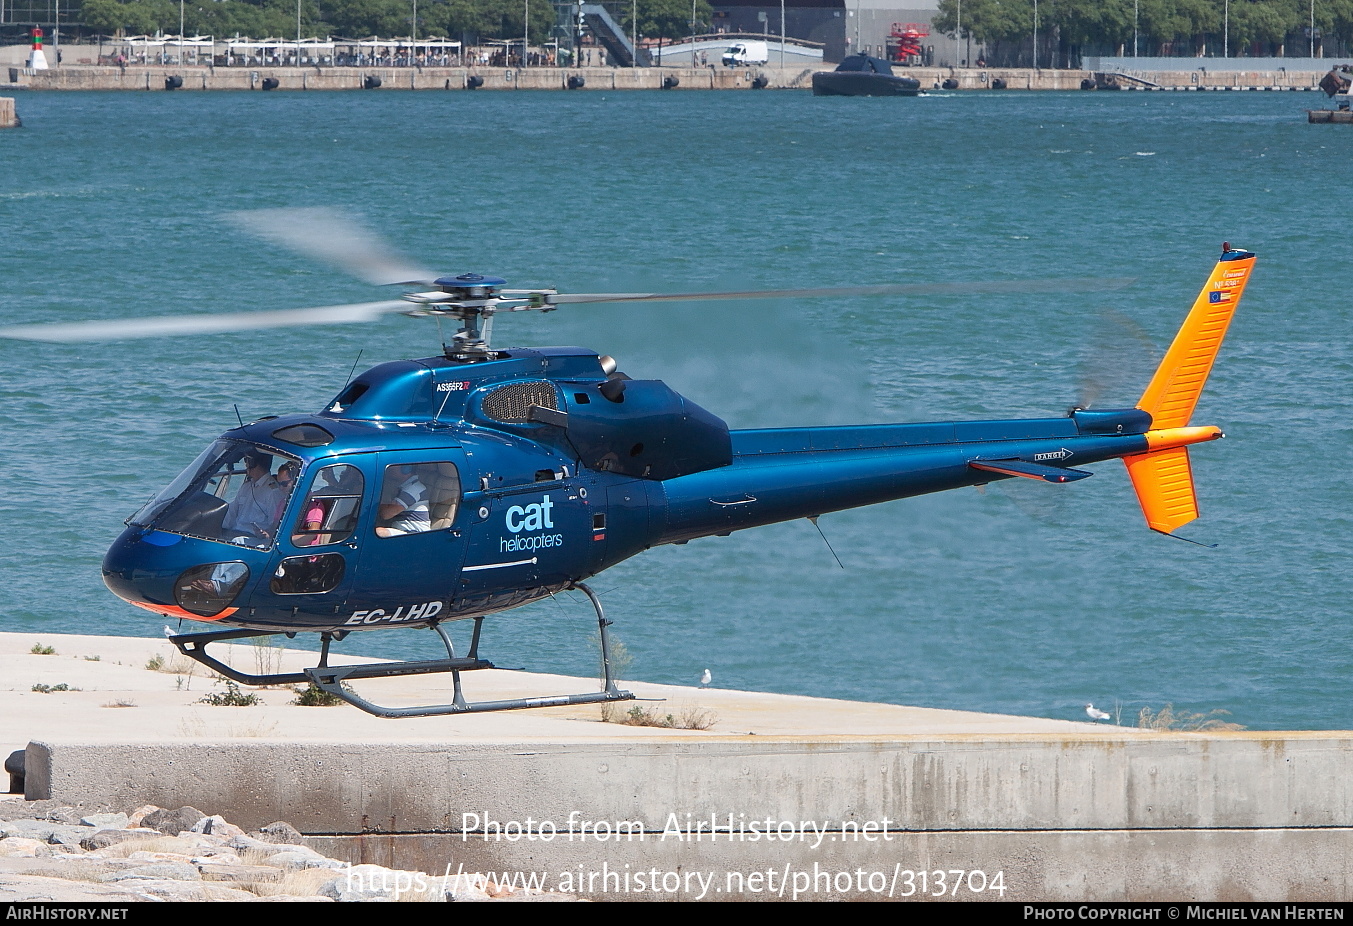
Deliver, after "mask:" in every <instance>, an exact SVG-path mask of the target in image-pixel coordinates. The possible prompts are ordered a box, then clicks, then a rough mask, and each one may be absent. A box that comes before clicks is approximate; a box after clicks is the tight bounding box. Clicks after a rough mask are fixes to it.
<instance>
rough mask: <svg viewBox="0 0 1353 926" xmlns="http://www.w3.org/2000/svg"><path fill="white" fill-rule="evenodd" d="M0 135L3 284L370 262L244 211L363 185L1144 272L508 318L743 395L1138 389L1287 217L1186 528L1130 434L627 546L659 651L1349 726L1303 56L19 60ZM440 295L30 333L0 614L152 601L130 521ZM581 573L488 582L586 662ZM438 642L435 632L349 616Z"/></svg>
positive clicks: (1268, 249)
mask: <svg viewBox="0 0 1353 926" xmlns="http://www.w3.org/2000/svg"><path fill="white" fill-rule="evenodd" d="M18 105H19V111H20V115H21V116H22V117H23V119H24V127H23V128H22V129H19V130H15V131H8V132H3V133H0V164H3V165H4V167H3V168H2V169H0V221H2V222H3V226H2V227H3V228H4V242H5V245H4V260H3V263H0V318H2V319H4V321H5V323H21V322H36V321H45V320H51V321H58V320H79V319H89V318H122V317H134V316H138V315H144V314H165V313H172V312H213V311H235V310H240V309H249V308H260V309H262V308H286V307H295V306H306V305H326V304H331V303H337V302H345V301H365V300H369V299H373V298H381V297H382V296H383V294H382V293H379V292H374V291H373V290H372V289H371V288H369V287H366V286H364V285H363V284H360V283H356V282H353V281H351V280H349V279H347V278H346V277H343V276H341V275H338V274H335V273H333V272H332V271H330V270H328V269H326V268H323V267H319V266H316V265H314V264H312V263H309V262H307V261H306V260H304V259H302V258H299V257H295V256H293V255H291V254H288V253H284V252H282V251H280V250H278V249H277V248H275V247H274V246H272V245H268V244H265V243H262V242H260V241H257V240H254V239H251V238H248V237H247V236H245V235H244V234H243V233H241V232H238V231H235V230H234V229H233V228H232V227H230V226H228V225H226V224H225V223H223V222H222V221H220V215H221V214H222V213H225V212H228V211H231V210H236V209H253V208H263V207H277V206H288V205H297V206H316V205H325V206H336V207H340V208H344V209H349V210H352V211H353V212H356V213H359V214H362V215H364V216H365V217H366V221H367V223H368V224H369V225H370V226H371V227H373V228H375V229H377V230H378V231H380V232H381V233H382V234H384V235H386V236H388V237H389V238H391V239H392V240H394V241H395V242H397V243H398V245H399V246H400V247H401V248H402V249H403V250H405V251H406V252H408V253H409V254H410V255H412V256H413V257H414V258H416V259H417V260H419V261H420V262H422V263H424V264H430V265H432V266H434V267H437V268H444V269H445V270H447V271H448V272H462V271H464V270H476V271H480V272H488V273H497V274H501V275H503V276H505V277H507V278H508V279H509V280H510V281H512V283H513V284H515V285H554V286H558V287H560V288H561V289H563V290H566V291H568V290H572V291H597V290H605V289H618V290H628V291H633V290H636V289H672V290H678V291H680V290H690V289H700V288H711V289H713V288H744V287H746V288H750V287H774V288H780V287H791V286H822V285H827V284H830V283H834V282H839V283H874V282H924V281H950V280H985V279H1004V278H1016V277H1087V276H1130V277H1135V278H1136V279H1137V283H1136V284H1135V285H1134V286H1133V287H1131V288H1130V289H1127V290H1123V291H1120V292H1114V293H1105V294H1099V295H1058V296H1047V295H1041V296H1000V297H990V296H987V297H929V298H925V299H913V300H909V301H900V300H880V299H872V300H870V299H848V300H841V301H836V302H830V301H822V300H818V301H811V302H809V301H805V302H798V303H795V302H785V303H773V302H767V303H751V302H749V303H722V304H706V305H684V306H675V307H674V306H595V307H578V308H570V309H566V310H561V311H559V312H555V313H551V314H550V315H548V316H539V315H530V316H524V317H522V316H519V317H507V318H503V319H500V320H499V322H498V326H497V330H496V332H495V336H496V339H497V343H499V344H500V345H508V344H511V343H520V344H550V343H555V344H558V343H571V344H582V345H586V346H588V347H592V348H595V349H597V350H599V351H602V352H605V353H610V354H613V355H615V356H616V357H618V358H619V359H620V361H621V368H622V369H623V370H625V371H626V372H628V373H629V374H630V375H632V376H636V377H639V376H642V377H645V378H649V377H654V378H662V379H665V380H666V381H667V382H669V383H670V384H671V385H672V386H674V387H675V388H676V389H678V390H679V391H681V392H683V393H684V394H686V395H688V396H690V397H691V398H692V399H694V400H695V401H696V402H698V403H700V404H701V405H703V406H705V407H706V408H709V409H710V410H712V411H714V412H715V413H717V414H719V415H721V416H722V417H724V418H725V419H726V420H727V421H728V422H729V423H730V424H731V425H732V426H734V427H756V426H768V425H789V424H845V423H858V422H881V421H912V420H936V419H952V418H976V417H1015V416H1024V415H1043V414H1060V413H1062V412H1063V411H1064V410H1065V409H1066V407H1067V406H1069V405H1071V404H1072V403H1074V402H1076V401H1078V400H1079V399H1082V398H1083V397H1085V395H1086V394H1087V390H1089V391H1096V392H1098V393H1099V397H1098V399H1097V403H1098V404H1100V405H1105V404H1112V403H1114V402H1122V403H1127V404H1130V403H1132V402H1134V401H1135V400H1136V398H1137V396H1138V395H1139V393H1140V389H1141V387H1142V385H1143V384H1144V382H1145V379H1146V376H1147V375H1148V374H1149V371H1150V369H1151V367H1152V365H1153V363H1154V359H1155V357H1154V356H1153V353H1154V354H1156V355H1158V354H1159V352H1160V351H1162V350H1163V348H1164V347H1165V346H1166V345H1167V344H1168V342H1169V339H1170V338H1171V337H1172V336H1173V332H1174V330H1175V328H1176V327H1177V325H1178V324H1179V322H1180V320H1181V319H1182V317H1183V314H1184V312H1185V311H1186V310H1187V307H1188V306H1189V304H1190V303H1191V301H1192V299H1193V297H1194V295H1195V294H1196V293H1197V291H1198V289H1199V287H1200V286H1201V284H1202V283H1203V281H1204V279H1205V278H1206V274H1207V272H1208V270H1209V269H1210V267H1211V265H1212V263H1213V261H1214V260H1215V258H1216V255H1217V254H1218V253H1219V248H1220V245H1221V242H1222V240H1224V239H1225V240H1230V241H1231V242H1233V243H1235V244H1237V245H1240V246H1244V247H1247V248H1250V249H1252V250H1254V251H1256V252H1258V254H1259V263H1258V266H1257V269H1256V271H1255V274H1254V279H1253V282H1252V283H1251V285H1250V288H1249V291H1248V293H1247V294H1246V297H1245V302H1244V304H1243V305H1242V307H1241V310H1240V313H1239V314H1238V316H1237V318H1236V320H1235V322H1234V324H1233V326H1232V329H1231V333H1230V335H1229V338H1228V341H1227V344H1226V346H1225V348H1224V349H1223V352H1222V356H1221V358H1220V361H1219V363H1218V366H1217V368H1216V370H1215V372H1214V374H1213V377H1212V380H1211V381H1210V383H1209V387H1208V391H1207V392H1206V394H1205V395H1204V397H1203V400H1202V403H1201V404H1200V406H1199V409H1198V412H1197V414H1196V415H1195V417H1194V422H1195V423H1204V424H1218V425H1221V426H1222V427H1223V428H1224V429H1225V431H1226V434H1227V439H1226V440H1224V441H1221V442H1217V443H1214V444H1208V445H1204V446H1202V447H1198V448H1194V451H1193V463H1194V473H1195V476H1196V479H1197V482H1198V488H1199V495H1200V502H1201V506H1202V510H1203V518H1202V519H1201V520H1199V521H1198V522H1196V523H1195V524H1193V525H1190V526H1189V527H1187V528H1185V529H1183V530H1182V531H1181V533H1182V534H1186V535H1188V536H1189V537H1192V538H1195V539H1198V540H1200V541H1204V542H1206V543H1215V544H1217V547H1216V548H1215V549H1207V548H1204V547H1199V546H1191V545H1188V544H1185V543H1181V542H1179V541H1177V540H1171V539H1167V538H1163V537H1160V536H1158V535H1156V534H1153V533H1151V532H1150V531H1148V530H1147V529H1146V527H1145V525H1144V524H1143V521H1142V517H1141V513H1140V511H1139V510H1138V508H1137V505H1136V502H1135V499H1134V497H1133V495H1132V492H1131V489H1130V487H1129V485H1128V483H1127V480H1126V478H1125V476H1124V474H1123V471H1122V467H1121V466H1120V465H1118V464H1117V463H1108V464H1102V465H1100V466H1098V467H1096V469H1097V473H1098V475H1097V478H1094V479H1090V480H1085V481H1082V482H1079V483H1076V484H1074V485H1071V486H1065V487H1054V486H1046V485H1034V484H1032V483H1027V484H1025V483H1026V481H1024V480H1018V481H1019V482H1020V483H1021V485H1018V486H1007V485H1005V484H1002V485H1000V486H992V487H991V488H990V489H989V490H988V491H987V492H986V493H985V494H981V493H978V492H976V491H973V490H971V489H969V490H965V491H962V492H951V493H946V494H942V495H937V496H932V497H927V498H922V499H914V500H910V501H905V502H897V503H892V504H887V505H881V506H877V507H873V508H869V509H863V510H859V511H854V512H848V513H842V514H837V515H829V516H827V517H824V518H823V519H822V521H821V526H822V529H823V531H824V532H825V534H826V536H827V538H828V539H829V540H830V541H831V544H832V546H833V547H834V548H835V550H836V552H837V554H838V555H839V556H840V558H841V560H842V562H843V563H844V564H845V569H844V570H843V569H841V568H839V567H838V566H837V565H836V562H835V560H834V559H833V558H832V555H831V554H830V553H829V552H828V550H827V548H826V546H825V545H824V544H823V541H822V539H821V537H819V536H818V533H817V531H815V530H814V529H813V527H812V526H811V525H810V524H809V523H807V522H802V521H800V522H796V523H791V524H785V525H778V526H774V527H769V528H763V529H759V530H753V531H748V532H744V533H740V534H737V535H734V536H732V537H729V538H723V539H711V540H705V541H698V542H694V543H691V544H690V545H688V546H684V547H668V548H663V549H658V550H653V551H650V552H648V553H646V554H644V555H642V556H640V557H637V558H635V559H633V560H631V561H629V562H627V563H624V564H622V565H620V566H618V567H616V568H614V569H612V570H610V571H609V572H607V573H605V574H603V575H602V576H600V577H598V578H597V579H596V580H595V581H594V583H593V585H594V587H596V588H597V589H599V590H600V591H602V592H604V593H605V595H604V598H605V601H606V603H607V606H608V611H609V613H610V616H612V617H613V618H614V619H615V620H616V625H615V628H614V630H615V633H616V634H617V636H618V637H619V638H620V639H621V640H622V641H623V642H624V643H625V645H626V647H627V648H628V650H629V652H630V653H631V654H632V656H633V663H632V665H631V667H630V669H629V670H628V673H627V674H628V675H629V677H631V678H639V679H646V680H651V681H661V682H679V683H688V684H689V683H694V682H695V681H696V679H697V678H698V677H699V674H700V672H701V670H702V669H704V668H706V667H708V668H709V669H711V671H712V672H713V675H714V680H715V684H716V685H719V686H727V687H743V688H752V689H762V690H771V691H784V692H794V693H803V694H817V695H827V696H834V697H845V698H856V699H868V700H882V701H893V702H899V703H907V704H919V705H928V706H937V707H952V708H963V709H973V710H987V711H1002V712H1015V713H1023V714H1031V715H1038V716H1046V717H1065V718H1072V717H1083V713H1082V707H1083V705H1084V704H1085V702H1087V701H1094V702H1095V704H1097V705H1100V706H1106V707H1109V708H1110V709H1112V708H1113V707H1114V706H1115V705H1122V710H1123V712H1124V715H1125V716H1131V715H1135V713H1136V711H1137V709H1138V708H1139V707H1141V706H1151V707H1153V708H1159V707H1161V706H1163V705H1164V704H1165V703H1173V704H1174V705H1175V707H1176V708H1177V709H1185V710H1190V711H1197V712H1202V713H1207V712H1210V711H1213V710H1225V711H1229V712H1230V716H1229V717H1228V718H1227V719H1230V720H1233V721H1235V722H1238V723H1242V724H1245V725H1247V726H1249V727H1250V728H1255V729H1281V728H1341V729H1349V728H1353V704H1350V701H1349V699H1348V698H1346V697H1344V696H1343V695H1344V694H1345V691H1346V688H1347V681H1348V679H1349V675H1350V668H1353V627H1351V625H1350V619H1349V601H1350V597H1351V594H1350V593H1353V581H1351V580H1350V578H1349V566H1350V552H1353V542H1351V541H1350V530H1349V528H1350V515H1349V512H1350V510H1351V509H1353V489H1350V485H1349V479H1348V476H1347V471H1346V465H1345V464H1346V462H1347V460H1348V459H1349V457H1350V449H1353V448H1350V426H1349V421H1350V411H1351V409H1350V405H1351V404H1353V390H1350V383H1353V352H1351V351H1350V347H1349V323H1348V320H1347V317H1348V311H1349V305H1348V302H1349V297H1348V295H1347V291H1348V285H1347V280H1348V273H1349V271H1348V264H1347V251H1348V236H1347V229H1348V219H1349V216H1350V215H1353V191H1351V190H1350V187H1349V185H1348V183H1347V182H1346V179H1345V175H1346V173H1347V166H1348V164H1349V163H1350V154H1353V131H1349V130H1348V129H1347V128H1346V127H1340V126H1310V125H1307V124H1306V121H1305V114H1304V111H1303V110H1304V108H1305V107H1306V106H1310V105H1317V102H1316V98H1315V97H1314V96H1313V95H1308V94H1291V93H1220V94H1163V93H1159V94H1136V93H1119V94H1095V93H1084V94H1053V93H1044V94H1020V93H1008V94H999V93H993V94H977V93H968V94H947V95H946V94H937V95H935V96H931V97H927V98H921V99H915V100H845V99H834V100H833V99H815V98H813V97H811V96H809V95H808V94H806V93H798V92H774V93H772V92H767V93H750V92H749V93H734V92H725V93H699V92H690V93H686V92H680V93H604V94H603V93H591V92H589V93H573V94H565V93H536V94H531V93H497V94H491V93H446V94H438V93H421V94H410V93H398V92H381V93H371V94H358V93H343V94H320V93H313V94H283V93H272V94H225V93H220V94H191V93H175V94H164V93H156V94H151V93H145V94H141V93H129V94H75V93H71V94H46V95H43V94H36V93H34V94H26V95H21V96H20V97H19V101H18ZM437 343H438V341H437V335H436V331H435V327H434V326H433V325H432V323H431V322H429V321H426V320H414V319H407V318H402V317H396V318H390V319H387V320H385V321H383V322H380V323H378V324H373V325H367V326H352V327H332V328H322V329H314V330H308V331H306V330H288V331H275V332H267V333H264V334H231V335H219V336H213V337H209V338H199V339H166V340H162V341H114V342H109V343H107V344H101V345H84V346H75V347H71V346H60V345H48V344H30V343H20V342H0V435H2V436H3V440H2V441H0V630H5V631H31V632H33V633H34V634H50V633H54V632H78V633H108V634H135V635H155V634H157V633H158V632H159V629H160V625H161V624H162V623H163V621H161V620H159V619H157V618H155V617H154V616H153V615H149V614H147V613H145V612H141V611H139V610H137V609H135V608H132V607H130V606H127V605H124V604H123V603H122V602H120V601H118V600H117V599H115V598H113V597H112V596H111V595H110V594H109V593H108V592H107V591H106V590H105V589H104V588H103V585H102V582H101V581H100V579H99V561H100V559H101V556H102V553H103V550H104V549H105V548H106V546H107V545H108V543H109V542H110V541H111V540H112V539H113V537H114V536H115V535H116V534H117V532H118V530H119V529H120V525H121V521H122V519H123V518H125V517H126V516H127V515H128V514H130V513H131V512H132V511H133V510H134V509H135V508H136V507H138V506H139V505H140V503H141V502H142V501H143V500H144V499H145V498H146V497H147V496H149V495H151V494H152V493H154V492H155V491H156V490H158V489H159V488H161V487H162V486H163V485H164V484H166V483H167V482H168V481H169V480H170V479H172V477H173V476H174V475H175V474H176V473H177V471H178V470H179V469H181V468H182V467H183V466H184V465H186V464H187V463H188V462H189V461H190V460H191V459H192V458H193V457H194V456H195V455H196V454H197V452H198V451H199V450H200V449H201V448H202V447H203V446H205V444H206V443H207V442H208V441H209V440H210V439H211V438H213V437H214V436H215V435H217V434H218V433H220V432H221V431H222V430H224V429H225V428H227V427H229V426H232V425H233V424H234V423H235V411H234V409H233V407H232V406H234V405H236V404H237V405H238V406H239V409H240V412H241V414H243V415H244V416H245V418H246V419H248V418H252V417H257V416H259V415H263V414H276V413H284V412H288V411H301V410H313V409H316V408H318V407H319V406H320V405H321V403H323V402H324V400H325V399H327V398H329V397H330V396H331V395H332V394H333V393H334V392H335V391H336V390H337V389H338V387H339V386H340V385H341V384H342V382H343V380H344V379H345V378H346V376H347V373H348V370H349V368H350V367H351V366H352V364H353V361H354V359H355V358H356V357H357V354H358V351H362V356H361V362H362V364H363V365H366V364H372V363H376V362H380V361H384V360H388V359H394V358H398V357H407V356H427V355H430V354H434V353H435V352H436V351H437ZM590 614H591V612H590V609H589V608H588V607H587V605H586V602H584V601H581V600H579V601H572V600H568V599H560V600H558V601H552V602H545V603H542V604H540V605H537V606H534V607H532V608H527V609H522V610H520V611H517V612H512V613H510V614H506V615H502V616H500V617H498V618H495V619H491V620H490V622H489V623H488V624H487V625H486V638H485V644H484V648H485V652H486V654H487V655H489V656H490V657H491V658H494V659H495V660H497V661H498V662H499V663H500V664H504V665H525V666H527V667H529V668H531V669H537V670H542V671H550V670H552V671H564V672H576V673H583V674H586V673H588V672H591V671H593V670H594V668H595V661H596V660H595V656H594V655H589V653H588V650H587V638H588V636H589V634H590V633H591V632H592V628H594V626H595V625H594V624H591V622H590ZM346 646H347V648H348V649H351V650H355V651H363V652H371V653H378V654H385V655H406V656H408V655H416V654H427V655H431V654H433V653H434V652H435V651H436V646H435V637H433V636H432V635H431V634H429V633H426V632H420V631H401V632H391V633H388V634H381V635H376V636H374V637H365V636H362V637H359V638H353V639H352V640H350V641H349V644H347V645H346Z"/></svg>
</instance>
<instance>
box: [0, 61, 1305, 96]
mask: <svg viewBox="0 0 1353 926" xmlns="http://www.w3.org/2000/svg"><path fill="white" fill-rule="evenodd" d="M821 69H822V68H808V67H803V66H789V67H785V68H779V67H774V66H768V67H762V68H717V69H716V68H675V67H668V68H487V67H473V68H245V67H233V68H211V67H199V68H176V67H127V68H117V67H96V66H65V67H61V68H53V69H51V70H47V71H36V72H27V71H25V70H23V69H21V68H10V69H8V80H9V82H10V86H11V87H14V88H27V89H32V90H164V89H165V78H167V77H180V78H182V81H183V83H182V86H181V87H180V88H178V89H180V90H189V91H191V90H261V89H263V82H264V81H265V80H266V79H268V78H272V79H274V80H276V81H277V87H276V88H275V89H278V90H361V89H364V82H365V81H366V79H367V78H368V77H376V78H379V79H380V82H381V86H380V87H379V89H380V90H465V89H470V88H469V83H470V78H471V77H476V78H479V79H480V80H482V82H483V83H482V85H481V86H480V87H479V88H477V89H481V90H564V89H568V79H569V78H570V77H582V78H583V80H584V83H585V86H584V87H583V88H582V90H581V91H580V92H586V91H596V90H660V89H663V81H664V80H665V79H668V78H673V77H675V78H676V79H677V81H678V85H677V86H676V87H675V88H672V89H676V90H749V89H753V81H754V80H755V79H756V78H758V77H763V78H765V80H766V87H767V89H799V90H804V89H808V88H810V87H811V86H812V75H813V71H814V70H821ZM898 72H899V73H905V74H908V75H910V76H912V77H916V78H917V79H919V80H920V81H921V86H922V87H923V88H926V89H936V88H939V87H941V86H942V85H943V83H944V81H946V80H949V79H954V80H957V81H958V89H959V90H990V89H992V88H993V86H996V85H997V81H1003V82H1004V84H1005V89H1006V90H1080V89H1081V84H1082V81H1085V80H1088V79H1093V78H1094V74H1092V73H1091V72H1089V71H1076V70H1053V69H1047V68H1044V69H1039V70H1034V69H1032V68H986V69H976V68H957V69H955V68H899V69H898ZM1134 74H1135V75H1136V76H1138V77H1140V78H1142V80H1141V81H1134V80H1130V79H1120V82H1121V84H1122V86H1123V87H1124V88H1125V89H1128V90H1315V89H1317V85H1318V84H1319V81H1320V78H1321V77H1323V76H1324V73H1323V72H1319V73H1316V72H1310V73H1307V72H1300V71H1239V70H1237V71H1171V72H1166V71H1162V72H1150V73H1148V72H1140V73H1137V72H1134ZM4 77H5V74H4V72H3V71H0V80H3V79H4ZM0 86H3V83H0Z"/></svg>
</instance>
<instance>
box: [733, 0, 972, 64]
mask: <svg viewBox="0 0 1353 926" xmlns="http://www.w3.org/2000/svg"><path fill="white" fill-rule="evenodd" d="M710 5H711V6H713V7H714V21H713V23H712V27H713V29H714V30H715V31H718V32H738V33H744V34H746V33H761V34H764V35H769V36H771V37H774V36H777V35H779V34H780V13H781V9H782V8H781V6H780V4H779V3H778V2H775V3H769V2H764V0H763V2H760V3H757V2H753V0H710ZM783 10H784V26H785V35H786V36H788V37H789V38H797V39H805V40H807V41H810V42H820V43H821V44H822V46H823V56H824V58H825V59H826V60H827V61H840V60H841V59H842V58H843V57H845V56H846V55H848V54H853V53H854V52H857V51H864V52H866V53H867V54H871V55H874V56H876V57H879V58H886V57H890V55H889V44H890V42H889V39H890V37H891V36H892V34H893V32H894V31H895V27H900V26H903V25H905V24H908V23H915V24H916V25H919V26H921V27H922V29H924V30H925V31H927V32H929V33H930V35H928V36H927V37H925V38H924V39H922V45H923V47H924V49H925V51H926V58H927V63H930V64H934V65H938V66H947V65H953V64H954V62H955V50H956V43H955V42H954V40H953V38H952V37H950V36H946V35H942V34H938V33H935V32H934V31H933V30H932V29H931V26H930V23H931V20H932V19H934V17H935V15H936V13H937V12H938V11H939V2H938V0H785V4H784V7H783ZM972 53H973V54H977V53H978V52H977V49H976V46H974V48H973V52H972ZM967 54H968V51H967V46H966V43H965V45H964V48H963V56H964V57H965V58H966V57H967Z"/></svg>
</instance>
